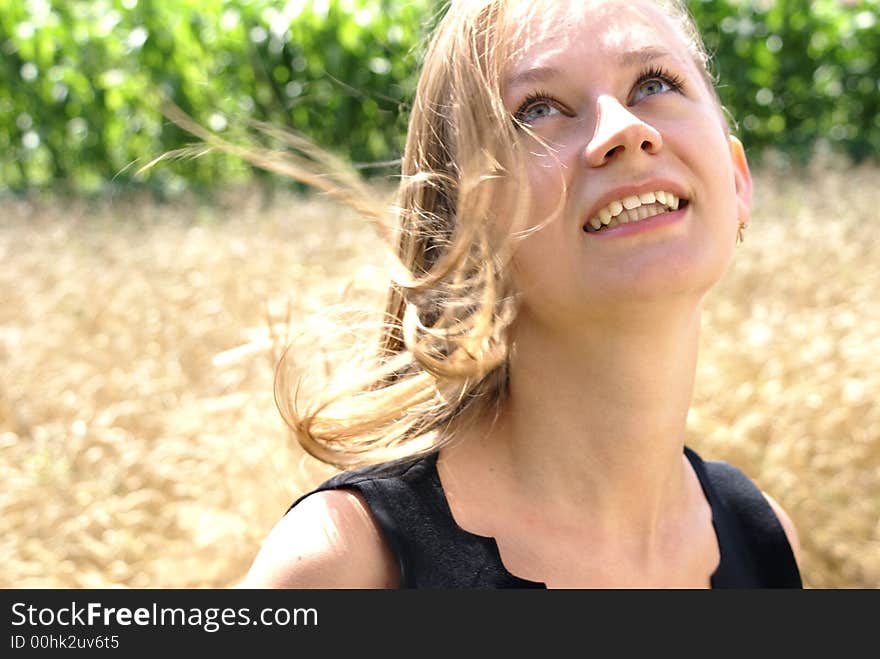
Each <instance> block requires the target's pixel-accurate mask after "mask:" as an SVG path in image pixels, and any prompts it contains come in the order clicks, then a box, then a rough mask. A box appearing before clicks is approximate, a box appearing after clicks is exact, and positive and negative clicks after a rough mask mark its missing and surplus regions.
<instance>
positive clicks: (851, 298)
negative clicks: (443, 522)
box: [0, 166, 880, 588]
mask: <svg viewBox="0 0 880 659" xmlns="http://www.w3.org/2000/svg"><path fill="white" fill-rule="evenodd" d="M755 184H756V189H755V194H756V199H755V205H754V212H753V221H752V226H751V227H750V228H749V230H748V232H747V235H746V241H745V243H744V244H743V245H742V246H740V248H739V249H738V251H737V253H736V257H735V260H734V262H733V265H732V266H731V269H730V270H729V271H728V273H727V274H726V275H725V277H724V279H723V280H722V282H721V283H720V284H719V286H718V287H717V288H716V289H715V290H713V292H712V293H711V294H710V296H709V297H708V299H707V302H706V312H705V322H704V332H703V335H702V343H701V355H700V359H701V361H700V366H699V371H698V376H697V385H696V390H695V398H694V403H693V408H692V413H691V415H690V417H689V426H688V433H689V437H688V443H689V445H691V446H692V447H694V448H695V449H697V450H698V451H700V452H701V453H702V454H703V456H704V457H706V458H710V459H725V460H729V461H731V462H733V463H734V464H736V465H738V466H740V467H741V468H742V469H744V470H745V471H746V472H747V473H748V474H750V475H751V476H752V477H753V478H754V479H755V480H756V481H757V482H758V484H759V485H760V486H761V487H762V488H763V489H764V490H766V491H767V492H769V493H770V494H771V495H773V496H774V497H775V498H776V499H777V500H778V501H780V503H782V505H783V506H784V507H785V508H786V509H787V510H788V512H789V514H790V515H791V517H792V519H793V521H794V522H795V524H796V525H797V527H798V530H799V533H800V537H801V543H802V545H803V564H802V571H803V576H804V581H805V584H806V585H807V586H808V587H812V588H846V587H849V588H877V587H880V406H878V405H877V403H876V398H877V394H878V393H880V294H878V289H880V241H877V239H876V232H877V228H878V226H880V224H878V221H880V211H878V209H880V170H878V169H876V168H869V167H862V168H849V169H839V170H837V171H832V170H827V169H825V168H823V167H819V166H817V167H814V168H813V169H812V171H811V172H807V173H803V174H793V173H788V174H785V175H783V174H781V173H773V172H771V171H763V172H758V173H757V174H756V181H755ZM378 246H379V243H378V239H377V238H376V237H375V234H374V233H373V231H372V229H371V228H370V227H368V226H367V225H366V224H364V223H362V222H361V221H360V220H358V219H357V218H355V217H354V216H353V215H352V214H350V213H347V212H345V211H343V210H341V209H340V208H339V207H338V206H336V205H334V204H332V203H330V202H329V201H327V200H325V199H320V198H302V197H296V196H293V195H290V196H286V195H279V196H276V197H274V198H273V199H269V200H267V199H265V198H263V197H261V196H260V195H257V194H249V193H245V192H241V191H239V192H235V193H229V194H226V195H218V196H217V198H216V199H214V200H213V201H212V203H211V204H210V205H206V204H203V203H201V204H200V203H196V202H190V201H178V202H175V203H171V204H165V205H161V204H157V203H153V202H152V201H150V200H148V199H137V198H130V197H126V198H112V199H105V200H104V201H101V202H95V201H92V202H86V201H71V200H65V201H63V202H60V201H54V202H53V201H39V200H30V201H23V200H15V199H8V198H7V199H4V200H2V202H0V299H2V305H0V479H2V482H3V488H2V492H0V525H2V527H0V531H2V532H0V563H2V565H3V568H4V569H3V570H2V572H0V586H2V587H7V588H10V587H12V588H19V587H51V588H84V587H142V588H159V587H170V588H177V587H227V586H232V585H235V584H236V583H237V582H238V580H239V579H240V578H241V577H242V576H243V574H244V572H245V571H246V569H247V567H248V565H249V564H250V562H251V560H252V559H253V557H254V556H255V554H256V552H257V550H258V548H259V545H260V542H261V540H262V538H263V537H264V536H265V534H266V533H267V532H268V530H269V528H270V527H271V526H272V525H273V524H274V523H275V522H276V521H277V520H278V518H279V517H280V516H281V515H282V514H283V512H284V510H285V509H286V508H287V506H288V505H289V503H290V502H291V501H292V499H293V498H295V497H296V496H297V494H299V493H300V492H302V491H303V490H305V489H306V488H309V487H311V486H313V485H315V484H317V482H319V481H320V480H322V479H323V478H326V477H327V476H329V475H330V474H331V473H332V472H331V470H330V469H329V468H327V467H324V466H322V465H320V464H318V463H316V462H315V461H314V460H312V459H311V458H308V457H307V456H304V455H303V453H302V452H301V451H300V450H298V448H297V446H296V445H295V443H294V442H292V441H291V439H290V436H289V435H288V433H287V431H286V429H285V427H284V425H283V423H282V422H281V419H280V417H279V415H278V413H277V411H276V409H275V406H274V401H273V394H272V375H273V367H274V363H275V359H276V358H277V356H278V354H279V351H280V350H281V348H282V345H283V344H284V342H285V337H286V336H294V335H296V333H297V332H298V331H299V330H301V329H302V328H304V327H307V326H309V323H310V318H312V314H313V313H314V312H316V311H320V310H322V309H324V308H326V305H328V304H330V303H334V302H338V301H341V300H344V299H347V298H351V297H352V296H355V297H357V298H358V299H361V300H364V301H369V300H371V299H373V300H378V299H379V298H380V295H377V294H375V293H373V291H378V290H379V289H380V287H381V285H382V281H383V274H382V270H381V267H382V261H381V260H380V259H379V258H378V257H377V254H378V253H379V252H378V249H377V248H378Z"/></svg>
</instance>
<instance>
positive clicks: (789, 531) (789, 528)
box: [762, 492, 801, 565]
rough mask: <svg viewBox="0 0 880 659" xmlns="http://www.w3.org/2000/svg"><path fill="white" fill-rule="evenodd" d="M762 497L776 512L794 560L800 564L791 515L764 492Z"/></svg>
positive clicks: (799, 549) (799, 550) (799, 548)
mask: <svg viewBox="0 0 880 659" xmlns="http://www.w3.org/2000/svg"><path fill="white" fill-rule="evenodd" d="M762 494H763V495H764V498H765V499H767V502H768V503H769V504H770V507H771V508H773V512H774V513H776V517H778V518H779V522H780V523H781V524H782V528H783V529H784V530H785V535H786V536H787V537H788V544H790V545H791V549H792V551H793V552H794V557H795V560H796V561H797V562H798V565H800V564H801V543H800V539H799V538H798V533H797V529H796V528H795V526H794V522H792V521H791V517H789V516H788V513H787V512H785V509H784V508H783V507H782V506H781V505H779V502H778V501H776V499H774V498H773V497H771V496H770V495H769V494H767V493H766V492H762Z"/></svg>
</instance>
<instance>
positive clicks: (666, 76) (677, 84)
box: [636, 66, 684, 92]
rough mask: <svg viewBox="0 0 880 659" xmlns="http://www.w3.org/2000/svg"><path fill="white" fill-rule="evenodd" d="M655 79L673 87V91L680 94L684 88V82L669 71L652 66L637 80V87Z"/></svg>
mask: <svg viewBox="0 0 880 659" xmlns="http://www.w3.org/2000/svg"><path fill="white" fill-rule="evenodd" d="M655 78H656V79H658V80H662V81H663V82H665V83H666V84H667V85H669V86H670V87H672V90H673V91H676V92H680V91H681V90H682V89H683V88H684V80H682V79H681V78H680V77H679V76H677V75H675V74H674V73H671V72H670V71H668V70H667V69H664V68H663V67H662V66H652V67H650V68H648V69H645V70H644V71H642V73H641V74H640V75H639V77H638V78H637V79H636V85H640V84H642V83H643V82H645V81H647V80H653V79H655Z"/></svg>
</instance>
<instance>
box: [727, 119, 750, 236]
mask: <svg viewBox="0 0 880 659" xmlns="http://www.w3.org/2000/svg"><path fill="white" fill-rule="evenodd" d="M728 139H729V141H730V160H731V162H733V176H734V183H735V185H736V198H737V212H736V215H737V219H738V220H739V222H740V224H748V222H749V214H750V212H751V207H752V175H751V173H750V172H749V162H748V160H747V159H746V150H745V148H743V145H742V142H740V141H739V139H738V138H736V137H734V136H733V135H731V136H730V137H729V138H728Z"/></svg>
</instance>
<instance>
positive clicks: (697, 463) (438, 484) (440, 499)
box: [427, 446, 727, 589]
mask: <svg viewBox="0 0 880 659" xmlns="http://www.w3.org/2000/svg"><path fill="white" fill-rule="evenodd" d="M684 454H685V456H687V459H688V461H689V462H690V464H691V467H693V470H694V473H696V475H697V480H699V482H700V488H701V489H702V490H703V496H705V497H706V500H707V502H708V503H709V507H710V509H711V510H712V529H713V531H714V533H715V542H716V543H717V544H718V553H719V560H718V565H717V566H716V567H715V570H714V571H713V572H712V574H711V575H710V577H709V586H710V588H717V587H718V577H719V574H721V573H722V571H723V568H724V565H725V563H726V561H725V557H726V555H727V554H726V552H725V551H724V545H725V543H724V542H722V538H721V535H720V534H719V528H718V520H717V514H716V511H717V509H718V500H717V498H716V497H715V493H714V491H713V489H712V486H711V484H710V483H709V480H708V475H707V474H706V470H705V467H704V466H703V461H702V459H701V458H700V456H698V455H697V454H696V453H695V452H694V451H692V450H691V449H689V448H688V447H687V446H685V447H684ZM438 457H439V452H438V451H434V452H433V453H431V454H429V455H428V456H427V462H428V465H429V467H430V478H431V483H432V485H433V487H432V491H433V492H434V493H435V494H436V496H437V505H438V506H439V508H440V511H441V512H442V514H443V515H445V516H446V517H447V518H448V520H449V523H450V525H451V526H452V527H453V528H454V529H455V531H456V533H460V534H461V535H463V536H465V537H468V538H471V539H473V540H475V541H477V542H482V543H486V544H487V545H488V546H489V548H490V550H491V553H492V555H493V557H494V558H495V559H496V560H497V561H498V565H499V567H500V568H501V570H502V572H503V574H504V576H505V577H506V578H507V579H509V580H510V582H511V585H512V586H514V587H518V588H544V589H547V584H546V583H544V582H542V581H531V580H529V579H524V578H522V577H518V576H516V575H515V574H513V573H512V572H511V571H510V570H508V569H507V566H506V565H505V564H504V561H503V560H502V558H501V550H500V549H499V547H498V541H497V540H496V539H495V538H494V537H493V536H487V535H479V534H478V533H473V532H471V531H468V530H466V529H464V528H462V527H461V526H459V525H458V522H457V521H456V519H455V517H454V516H453V515H452V508H451V507H450V506H449V500H448V499H447V498H446V490H444V489H443V482H442V481H441V480H440V472H438V471H437V458H438Z"/></svg>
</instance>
